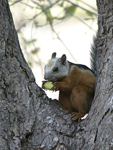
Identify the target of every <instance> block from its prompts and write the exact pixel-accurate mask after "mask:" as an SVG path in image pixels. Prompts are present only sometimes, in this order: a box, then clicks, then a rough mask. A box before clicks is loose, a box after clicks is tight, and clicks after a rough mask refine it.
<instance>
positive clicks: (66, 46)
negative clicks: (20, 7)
mask: <svg viewBox="0 0 113 150" xmlns="http://www.w3.org/2000/svg"><path fill="white" fill-rule="evenodd" d="M50 26H51V29H52V31H53V32H54V33H55V34H56V35H57V38H58V39H59V40H60V42H61V43H62V44H63V45H64V47H65V48H66V50H67V51H68V52H69V54H70V55H71V57H72V58H73V59H74V61H75V62H76V63H77V61H76V59H75V57H74V56H73V55H72V53H71V52H70V50H69V49H68V48H67V46H66V45H65V43H64V42H63V41H62V39H61V38H60V36H59V35H58V33H57V32H56V31H55V29H54V28H53V25H52V23H50Z"/></svg>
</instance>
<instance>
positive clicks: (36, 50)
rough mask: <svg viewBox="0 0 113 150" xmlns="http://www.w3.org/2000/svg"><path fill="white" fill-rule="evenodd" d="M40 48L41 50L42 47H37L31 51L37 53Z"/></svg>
mask: <svg viewBox="0 0 113 150" xmlns="http://www.w3.org/2000/svg"><path fill="white" fill-rule="evenodd" d="M39 50H40V48H35V49H34V50H32V51H31V53H32V54H36V53H37V52H38V51H39Z"/></svg>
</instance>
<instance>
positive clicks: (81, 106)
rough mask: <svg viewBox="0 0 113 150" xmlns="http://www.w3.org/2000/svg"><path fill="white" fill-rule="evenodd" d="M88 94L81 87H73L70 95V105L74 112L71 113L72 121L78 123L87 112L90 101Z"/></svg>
mask: <svg viewBox="0 0 113 150" xmlns="http://www.w3.org/2000/svg"><path fill="white" fill-rule="evenodd" d="M89 97H90V96H89V93H87V91H86V90H85V88H84V86H83V85H78V86H75V87H74V88H73V90H72V93H71V95H70V100H71V104H72V106H73V107H74V109H75V110H76V112H73V115H72V119H73V120H77V119H78V121H80V119H81V118H82V117H84V116H85V114H87V113H88V112H89V109H90V106H91V100H90V99H89Z"/></svg>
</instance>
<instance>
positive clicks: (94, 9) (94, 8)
mask: <svg viewBox="0 0 113 150" xmlns="http://www.w3.org/2000/svg"><path fill="white" fill-rule="evenodd" d="M80 2H82V3H83V4H85V5H86V6H88V7H90V8H92V9H93V10H95V11H97V9H95V8H94V7H92V6H91V5H89V4H87V3H86V2H84V1H82V0H80Z"/></svg>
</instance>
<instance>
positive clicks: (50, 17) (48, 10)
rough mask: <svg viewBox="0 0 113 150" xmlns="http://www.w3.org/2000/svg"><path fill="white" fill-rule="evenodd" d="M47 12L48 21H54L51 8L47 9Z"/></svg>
mask: <svg viewBox="0 0 113 150" xmlns="http://www.w3.org/2000/svg"><path fill="white" fill-rule="evenodd" d="M45 13H46V16H47V21H49V22H51V23H52V22H53V19H54V18H53V16H52V14H51V11H50V9H47V10H46V11H45Z"/></svg>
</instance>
